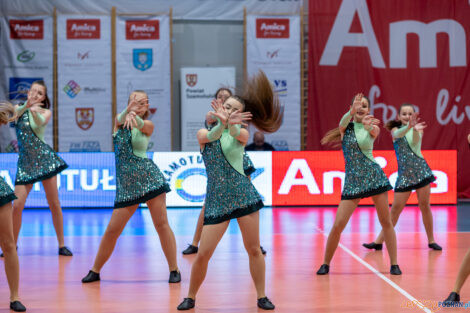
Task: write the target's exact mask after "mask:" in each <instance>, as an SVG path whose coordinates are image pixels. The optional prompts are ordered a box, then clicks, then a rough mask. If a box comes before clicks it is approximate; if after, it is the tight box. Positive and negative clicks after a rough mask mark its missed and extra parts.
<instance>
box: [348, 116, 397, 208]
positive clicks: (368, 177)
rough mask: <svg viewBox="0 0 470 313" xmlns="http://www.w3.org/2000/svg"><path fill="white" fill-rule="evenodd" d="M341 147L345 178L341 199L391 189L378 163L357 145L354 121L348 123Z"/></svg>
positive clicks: (370, 194) (371, 194)
mask: <svg viewBox="0 0 470 313" xmlns="http://www.w3.org/2000/svg"><path fill="white" fill-rule="evenodd" d="M342 147H343V155H344V161H345V164H346V178H345V181H344V187H343V192H342V194H341V200H350V199H358V198H367V197H371V196H374V195H378V194H381V193H383V192H386V191H388V190H391V189H392V186H391V185H390V182H389V181H388V178H387V176H385V173H384V172H383V170H382V168H380V165H379V164H377V163H375V162H374V161H372V160H371V159H369V158H368V157H367V156H366V155H365V154H364V153H363V152H362V150H361V148H360V147H359V144H358V143H357V139H356V134H355V132H354V123H349V125H348V127H347V128H346V131H345V132H344V136H343V141H342Z"/></svg>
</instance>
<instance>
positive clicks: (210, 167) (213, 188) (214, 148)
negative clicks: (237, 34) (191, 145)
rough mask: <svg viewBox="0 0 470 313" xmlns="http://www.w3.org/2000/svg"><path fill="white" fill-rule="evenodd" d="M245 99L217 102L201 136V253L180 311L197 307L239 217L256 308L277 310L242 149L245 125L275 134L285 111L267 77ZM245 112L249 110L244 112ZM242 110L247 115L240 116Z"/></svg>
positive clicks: (259, 79) (259, 202)
mask: <svg viewBox="0 0 470 313" xmlns="http://www.w3.org/2000/svg"><path fill="white" fill-rule="evenodd" d="M246 86H247V87H246V88H247V89H246V90H245V92H244V94H243V96H231V97H229V98H228V99H227V100H226V101H225V102H224V103H223V105H222V103H221V102H216V101H214V102H213V107H215V112H212V114H213V115H214V116H215V117H216V118H217V125H215V126H214V127H213V128H212V129H211V130H210V131H209V130H207V129H201V130H199V131H198V133H197V138H198V141H199V145H200V148H201V151H202V152H201V153H202V156H203V159H204V164H205V166H206V171H207V192H206V199H205V209H204V227H203V229H202V235H201V242H200V246H199V251H198V254H197V256H196V259H195V260H194V263H193V265H192V268H191V279H190V285H189V291H188V296H187V298H185V299H184V301H183V302H182V303H181V304H180V305H179V306H178V310H189V309H191V308H194V306H195V300H196V295H197V292H198V290H199V287H200V286H201V284H202V282H203V281H204V278H205V276H206V272H207V267H208V263H209V260H210V258H211V256H212V254H213V253H214V250H215V248H216V246H217V244H218V243H219V241H220V239H221V238H222V236H223V234H224V233H225V231H226V229H227V227H228V224H229V221H230V220H231V219H234V218H236V219H237V221H238V224H239V226H240V231H241V233H242V237H243V243H244V246H245V249H246V251H247V253H248V257H249V264H250V273H251V276H252V278H253V282H254V284H255V288H256V293H257V299H258V303H257V305H258V307H260V308H262V309H265V310H272V309H274V305H273V304H272V303H271V301H270V300H269V299H268V298H267V297H266V294H265V263H264V257H263V255H262V253H261V250H260V245H259V212H258V210H259V209H261V207H263V202H262V200H261V196H260V195H259V194H258V192H257V191H256V189H255V187H254V186H253V184H252V183H251V181H250V180H249V178H248V177H247V176H246V175H245V173H244V171H243V153H244V146H245V145H246V142H247V141H248V138H249V134H248V131H247V130H246V129H244V128H242V127H241V125H245V123H244V121H247V120H249V119H250V118H251V114H252V115H253V117H254V118H253V124H254V125H255V126H256V127H257V128H259V129H262V130H264V131H267V132H274V131H276V130H277V129H279V127H280V126H281V123H282V110H281V108H280V106H279V101H278V98H277V97H276V96H275V95H274V92H273V90H272V87H271V85H270V83H269V80H268V79H267V77H266V75H264V73H262V72H261V73H260V74H258V75H257V76H255V77H254V78H253V79H252V80H251V81H250V82H249V84H247V85H246ZM243 111H245V112H243ZM242 112H243V113H242Z"/></svg>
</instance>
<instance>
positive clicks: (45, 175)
mask: <svg viewBox="0 0 470 313" xmlns="http://www.w3.org/2000/svg"><path fill="white" fill-rule="evenodd" d="M49 108H50V101H49V98H48V96H47V88H46V85H45V84H44V82H43V81H35V82H34V83H33V84H32V85H31V89H30V90H29V91H28V99H27V101H26V102H25V103H24V104H23V105H20V106H16V113H17V115H18V120H17V122H16V137H17V140H18V148H19V153H18V168H17V172H16V180H15V194H16V196H17V197H18V199H16V200H15V201H14V202H13V232H14V234H15V241H16V242H18V235H19V233H20V229H21V219H22V213H23V209H24V205H25V203H26V199H27V198H28V195H29V193H30V191H31V189H32V188H33V184H34V183H36V182H41V183H42V186H43V187H44V192H45V194H46V198H47V203H48V204H49V208H50V210H51V213H52V221H53V224H54V229H55V232H56V235H57V241H58V244H59V255H64V256H72V251H70V249H69V248H67V247H66V246H65V241H64V221H63V215H62V208H61V207H60V201H59V193H58V190H57V175H58V174H59V173H60V172H61V171H63V170H64V169H66V168H67V164H66V163H65V162H64V160H62V158H60V157H59V156H58V155H57V154H56V153H55V151H54V150H53V149H52V148H51V147H50V146H49V145H48V144H46V143H45V141H44V133H45V130H46V126H47V124H48V123H49V121H50V119H51V116H52V112H51V111H50V110H49Z"/></svg>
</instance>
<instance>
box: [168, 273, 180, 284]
mask: <svg viewBox="0 0 470 313" xmlns="http://www.w3.org/2000/svg"><path fill="white" fill-rule="evenodd" d="M180 281H181V273H180V272H178V271H171V272H170V279H168V282H169V283H179V282H180Z"/></svg>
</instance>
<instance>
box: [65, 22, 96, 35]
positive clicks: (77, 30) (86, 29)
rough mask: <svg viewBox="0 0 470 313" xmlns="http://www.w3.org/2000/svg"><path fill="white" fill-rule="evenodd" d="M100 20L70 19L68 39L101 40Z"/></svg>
mask: <svg viewBox="0 0 470 313" xmlns="http://www.w3.org/2000/svg"><path fill="white" fill-rule="evenodd" d="M100 26H101V25H100V20H99V19H68V20H67V39H100V37H101V36H100V35H101V32H100Z"/></svg>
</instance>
